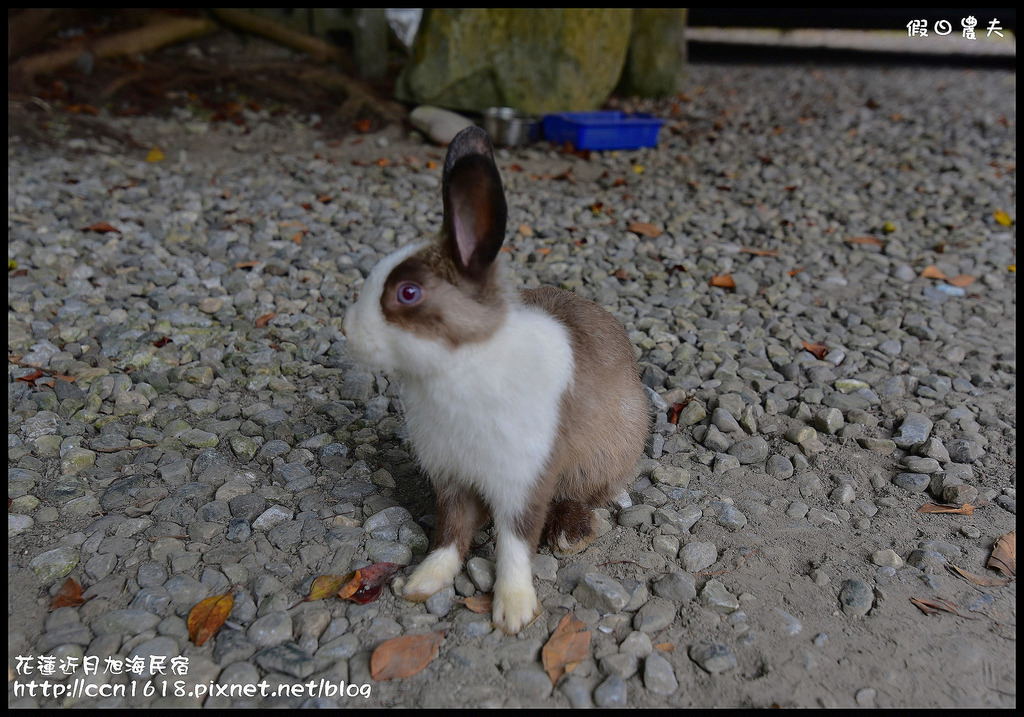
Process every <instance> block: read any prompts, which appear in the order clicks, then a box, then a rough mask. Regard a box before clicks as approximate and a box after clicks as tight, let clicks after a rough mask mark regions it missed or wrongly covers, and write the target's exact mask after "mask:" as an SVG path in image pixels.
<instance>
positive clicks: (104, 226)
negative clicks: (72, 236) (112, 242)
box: [82, 222, 121, 234]
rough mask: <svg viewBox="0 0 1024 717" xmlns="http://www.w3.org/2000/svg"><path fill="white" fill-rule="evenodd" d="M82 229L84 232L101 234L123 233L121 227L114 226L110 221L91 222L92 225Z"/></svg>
mask: <svg viewBox="0 0 1024 717" xmlns="http://www.w3.org/2000/svg"><path fill="white" fill-rule="evenodd" d="M82 231H83V232H97V233H99V234H106V233H108V232H117V233H118V234H120V233H121V230H120V229H118V228H117V227H115V226H112V225H111V224H109V223H108V222H96V223H95V224H91V225H89V226H87V227H85V228H84V229H82Z"/></svg>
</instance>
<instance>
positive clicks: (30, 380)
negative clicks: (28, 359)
mask: <svg viewBox="0 0 1024 717" xmlns="http://www.w3.org/2000/svg"><path fill="white" fill-rule="evenodd" d="M45 375H46V374H44V373H43V372H42V371H40V370H39V369H36V370H35V371H32V372H31V373H27V374H25V375H24V376H18V378H16V379H14V380H15V381H22V382H24V383H27V384H29V385H31V386H35V385H36V381H38V380H39V379H41V378H42V377H43V376H45Z"/></svg>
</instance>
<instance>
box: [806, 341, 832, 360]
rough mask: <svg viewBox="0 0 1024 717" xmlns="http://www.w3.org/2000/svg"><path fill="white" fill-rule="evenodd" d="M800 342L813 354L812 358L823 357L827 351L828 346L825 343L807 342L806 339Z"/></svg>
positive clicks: (819, 358)
mask: <svg viewBox="0 0 1024 717" xmlns="http://www.w3.org/2000/svg"><path fill="white" fill-rule="evenodd" d="M800 343H802V344H803V345H804V348H805V349H807V351H809V352H810V353H811V354H813V355H814V358H816V359H818V360H819V361H820V360H821V359H823V358H825V354H827V353H828V346H826V345H825V344H809V343H807V342H806V341H801V342H800Z"/></svg>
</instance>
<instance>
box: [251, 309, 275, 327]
mask: <svg viewBox="0 0 1024 717" xmlns="http://www.w3.org/2000/svg"><path fill="white" fill-rule="evenodd" d="M275 316H277V312H276V311H271V312H270V313H269V314H263V316H260V317H259V318H257V319H256V321H254V322H253V325H254V326H255V327H256V328H257V329H263V328H266V326H267V324H269V323H270V320H271V319H272V318H274V317H275Z"/></svg>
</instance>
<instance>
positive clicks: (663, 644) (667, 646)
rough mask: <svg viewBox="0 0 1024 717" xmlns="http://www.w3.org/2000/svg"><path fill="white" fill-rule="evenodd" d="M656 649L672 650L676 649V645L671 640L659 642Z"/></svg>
mask: <svg viewBox="0 0 1024 717" xmlns="http://www.w3.org/2000/svg"><path fill="white" fill-rule="evenodd" d="M654 649H655V650H661V651H662V652H672V651H673V650H675V649H676V646H675V645H673V644H672V643H671V642H659V643H658V644H657V645H655V646H654Z"/></svg>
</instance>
